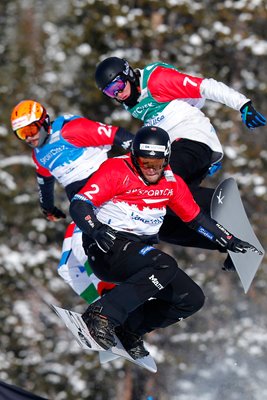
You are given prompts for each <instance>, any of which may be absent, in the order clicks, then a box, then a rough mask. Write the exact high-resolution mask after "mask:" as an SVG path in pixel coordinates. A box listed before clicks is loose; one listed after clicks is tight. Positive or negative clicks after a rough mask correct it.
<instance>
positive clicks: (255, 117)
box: [240, 101, 266, 129]
mask: <svg viewBox="0 0 267 400" xmlns="http://www.w3.org/2000/svg"><path fill="white" fill-rule="evenodd" d="M240 112H241V118H242V121H243V122H244V124H245V125H246V126H247V127H248V128H249V129H254V128H257V127H258V126H264V125H266V119H265V117H264V116H263V115H262V114H260V113H259V112H257V111H256V110H255V108H254V107H253V106H252V103H251V101H249V102H248V103H246V104H244V105H243V106H242V107H241V108H240Z"/></svg>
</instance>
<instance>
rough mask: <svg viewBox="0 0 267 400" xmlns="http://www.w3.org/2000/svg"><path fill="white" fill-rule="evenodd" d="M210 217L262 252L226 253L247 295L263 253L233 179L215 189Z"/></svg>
mask: <svg viewBox="0 0 267 400" xmlns="http://www.w3.org/2000/svg"><path fill="white" fill-rule="evenodd" d="M211 216H212V218H214V219H215V220H216V221H218V222H219V223H220V224H222V225H223V226H224V227H225V228H226V229H227V230H229V232H231V233H233V234H234V235H235V236H237V237H238V238H239V239H241V240H245V241H246V242H249V243H250V244H252V245H253V246H255V247H256V248H257V249H258V250H260V251H262V255H259V254H257V253H253V252H251V251H248V252H246V253H245V254H242V253H234V252H232V251H228V253H229V255H230V257H231V259H232V261H233V264H234V266H235V268H236V271H237V274H238V276H239V278H240V280H241V283H242V286H243V288H244V291H245V293H247V292H248V290H249V288H250V285H251V283H252V281H253V279H254V277H255V275H256V272H257V270H258V268H259V266H260V264H261V262H262V260H263V257H264V253H265V251H264V249H263V247H262V245H261V243H260V242H259V240H258V238H257V236H256V235H255V233H254V230H253V228H252V226H251V224H250V222H249V219H248V217H247V214H246V211H245V209H244V206H243V203H242V200H241V197H240V194H239V190H238V187H237V184H236V181H235V180H234V179H233V178H228V179H225V180H224V181H223V182H221V183H220V185H219V186H218V187H217V188H216V190H215V192H214V194H213V197H212V201H211Z"/></svg>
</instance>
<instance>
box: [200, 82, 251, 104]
mask: <svg viewBox="0 0 267 400" xmlns="http://www.w3.org/2000/svg"><path fill="white" fill-rule="evenodd" d="M200 92H201V96H202V97H204V98H205V99H208V100H213V101H217V102H218V103H222V104H225V105H226V106H228V107H231V108H233V109H234V110H240V108H241V107H242V106H243V105H244V104H245V103H247V102H248V101H250V99H248V98H247V97H246V96H244V95H243V94H242V93H239V92H238V91H236V90H234V89H231V88H230V87H228V86H227V85H225V84H224V83H223V82H218V81H216V80H215V79H212V78H210V79H203V81H202V82H201V85H200Z"/></svg>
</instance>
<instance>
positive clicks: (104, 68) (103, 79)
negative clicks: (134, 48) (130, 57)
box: [95, 57, 135, 91]
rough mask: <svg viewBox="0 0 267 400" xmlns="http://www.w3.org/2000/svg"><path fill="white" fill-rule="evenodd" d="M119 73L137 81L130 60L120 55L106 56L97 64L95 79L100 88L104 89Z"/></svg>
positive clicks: (131, 80)
mask: <svg viewBox="0 0 267 400" xmlns="http://www.w3.org/2000/svg"><path fill="white" fill-rule="evenodd" d="M118 75H120V76H122V77H124V78H126V79H127V80H129V81H130V82H135V74H134V71H133V69H132V67H130V65H129V63H128V61H126V60H124V59H123V58H119V57H108V58H106V59H105V60H104V61H102V62H101V63H100V64H99V65H98V66H97V68H96V71H95V80H96V84H97V86H98V88H99V89H100V90H101V91H103V89H105V87H106V86H107V85H108V84H109V83H110V82H111V81H113V79H115V78H116V76H118Z"/></svg>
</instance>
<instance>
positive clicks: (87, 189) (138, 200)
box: [70, 127, 258, 358]
mask: <svg viewBox="0 0 267 400" xmlns="http://www.w3.org/2000/svg"><path fill="white" fill-rule="evenodd" d="M170 148H171V144H170V139H169V136H168V134H167V132H165V131H164V130H162V129H161V128H158V127H144V128H142V129H140V130H139V131H138V132H137V134H136V136H135V138H134V140H133V145H132V151H131V154H129V155H125V156H121V157H117V158H112V159H109V160H107V161H105V162H104V163H103V164H102V165H101V166H100V168H99V169H98V171H96V172H95V173H94V175H93V176H92V177H91V178H89V180H88V182H87V183H86V184H85V186H84V187H83V188H82V190H80V191H79V193H77V194H76V195H75V196H74V197H73V199H72V201H71V205H70V214H71V216H72V218H73V220H74V222H75V223H76V224H77V225H78V227H79V228H80V229H81V230H82V231H83V233H84V236H83V246H84V249H85V252H86V254H87V255H88V262H89V265H90V266H91V268H92V270H93V272H94V273H95V275H96V276H97V277H98V278H99V279H102V280H105V281H110V282H116V283H119V285H118V286H116V287H115V288H114V289H113V290H111V291H110V292H108V293H107V294H106V295H105V296H103V298H101V299H100V300H97V301H96V302H95V303H93V304H92V305H90V306H89V307H88V309H87V310H86V312H85V313H84V314H83V319H84V321H85V323H86V324H87V326H88V329H89V332H90V334H91V335H92V336H93V338H94V339H95V340H96V341H97V342H98V343H99V344H100V345H101V346H102V347H103V348H105V349H108V348H110V347H111V346H114V345H115V344H116V341H115V337H114V333H115V332H116V334H117V335H118V337H119V338H120V340H121V341H122V343H123V345H124V347H125V348H126V350H127V351H128V352H129V353H130V355H131V356H132V357H133V358H139V357H144V356H145V355H146V354H147V351H146V349H145V348H144V346H143V342H142V339H141V336H142V335H143V334H144V333H147V332H150V331H151V330H154V329H155V328H158V327H166V326H168V325H170V324H173V323H175V322H177V321H178V320H180V319H183V318H186V317H188V316H190V315H192V314H193V313H194V312H196V311H198V310H199V309H200V308H201V306H202V305H203V302H204V296H203V293H202V291H201V289H200V288H199V287H198V286H197V285H196V284H195V283H194V282H193V281H192V280H191V278H189V277H188V276H187V275H186V274H185V273H184V272H183V271H181V270H180V269H179V268H178V266H177V263H176V261H175V260H174V259H173V258H172V257H170V256H169V255H167V254H166V253H164V252H163V251H161V250H159V249H157V248H155V247H154V246H153V244H155V243H156V242H157V235H158V232H159V230H160V227H161V225H162V223H163V220H164V217H165V214H166V207H167V206H168V207H170V209H171V210H172V211H173V212H174V213H175V214H177V215H178V216H179V217H180V218H181V219H182V221H183V222H184V223H185V224H187V225H188V226H189V228H190V229H191V230H192V232H193V230H195V231H196V232H197V233H198V234H199V235H203V236H205V237H206V238H207V239H208V240H210V241H211V242H214V243H218V245H219V246H221V247H222V248H226V249H229V250H231V251H234V252H242V253H245V252H246V251H248V250H251V251H255V252H258V250H257V249H256V248H255V247H254V246H252V245H250V244H249V243H247V242H244V241H242V240H240V239H238V238H236V237H235V236H234V235H233V234H231V233H230V232H228V231H227V230H226V229H225V228H224V227H223V226H221V225H220V224H218V223H217V222H216V221H215V220H213V219H211V218H210V217H209V216H208V215H206V214H205V213H203V212H202V211H201V209H200V207H199V205H198V204H197V203H196V202H195V200H194V199H193V196H192V194H191V192H190V190H189V188H188V186H187V185H186V184H185V182H184V181H183V180H182V178H180V177H178V176H175V175H174V174H173V172H172V170H171V168H170V167H169V165H168V164H169V157H170ZM150 298H153V300H149V299H150Z"/></svg>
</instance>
